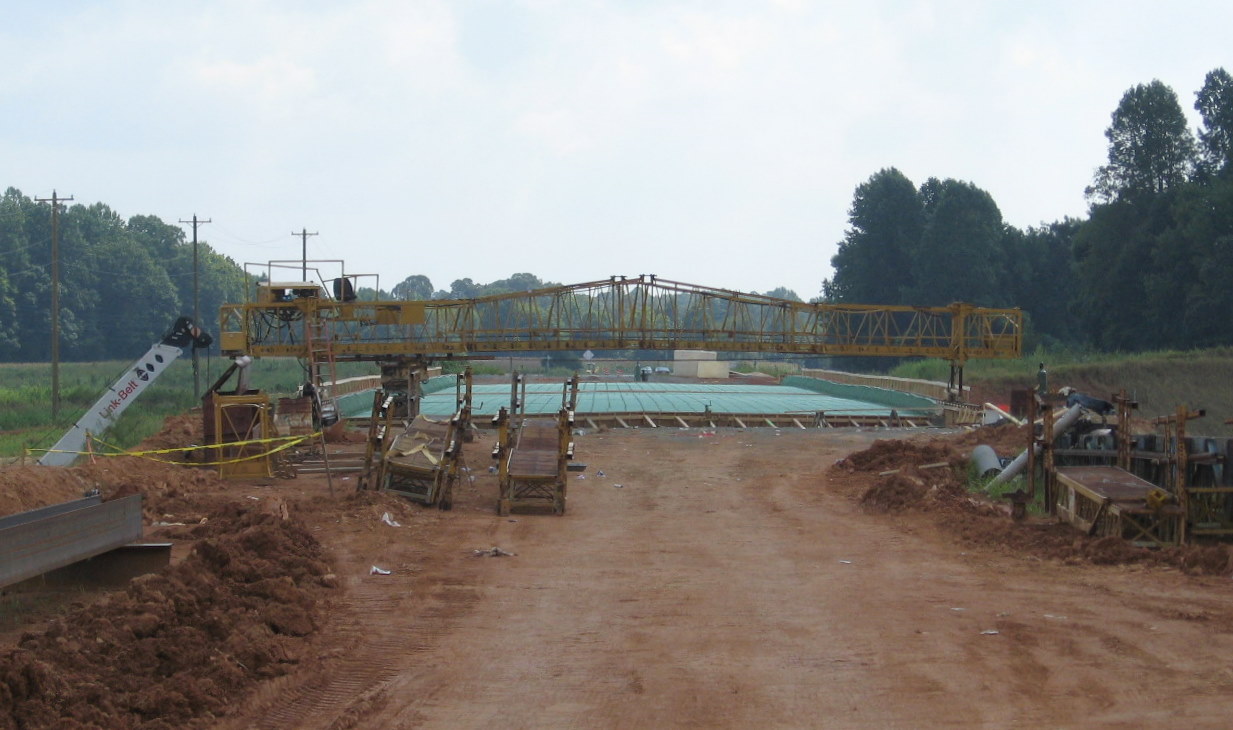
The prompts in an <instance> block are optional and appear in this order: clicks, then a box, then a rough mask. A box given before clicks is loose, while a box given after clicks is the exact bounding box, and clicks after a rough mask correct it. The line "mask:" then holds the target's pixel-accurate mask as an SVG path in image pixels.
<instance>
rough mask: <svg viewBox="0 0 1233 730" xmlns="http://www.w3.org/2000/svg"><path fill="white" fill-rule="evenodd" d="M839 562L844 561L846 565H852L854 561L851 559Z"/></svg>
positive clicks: (842, 561)
mask: <svg viewBox="0 0 1233 730" xmlns="http://www.w3.org/2000/svg"><path fill="white" fill-rule="evenodd" d="M839 562H841V563H843V564H844V565H851V564H852V561H851V560H840V561H839Z"/></svg>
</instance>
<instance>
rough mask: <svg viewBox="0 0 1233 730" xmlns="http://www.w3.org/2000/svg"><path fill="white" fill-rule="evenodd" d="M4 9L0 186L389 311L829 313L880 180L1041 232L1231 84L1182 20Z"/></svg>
mask: <svg viewBox="0 0 1233 730" xmlns="http://www.w3.org/2000/svg"><path fill="white" fill-rule="evenodd" d="M0 10H2V11H3V12H0V18H2V19H3V20H2V21H0V99H3V100H4V113H3V114H0V186H3V187H4V188H8V187H13V188H16V189H18V190H20V191H21V192H22V193H23V194H25V195H27V196H29V197H49V196H50V195H51V193H52V191H53V190H55V191H56V192H57V193H58V194H59V195H62V196H73V198H74V204H87V205H88V204H93V203H103V204H105V205H107V206H109V207H110V208H112V209H113V210H114V211H115V212H116V213H118V214H119V215H120V216H122V217H124V218H129V217H131V216H134V215H155V216H158V217H159V218H161V219H163V220H164V221H165V222H168V223H176V222H177V221H180V220H187V219H191V218H192V217H193V216H194V215H196V216H198V217H199V218H201V219H203V220H204V219H209V220H210V221H211V222H210V223H208V224H206V225H203V226H201V227H200V230H199V236H200V239H201V240H202V241H204V242H206V243H208V244H209V245H210V246H212V247H213V248H214V249H215V250H217V251H218V252H220V253H222V254H225V255H227V256H230V257H231V258H233V259H234V260H235V261H236V263H238V264H241V265H244V264H246V263H253V264H264V263H266V262H267V261H270V260H283V261H298V260H299V259H300V258H301V255H302V253H303V248H306V249H307V256H308V258H309V259H325V260H341V261H344V262H345V264H344V265H345V271H346V272H347V273H350V274H376V275H379V277H380V278H379V279H362V280H361V282H362V283H363V284H364V285H367V286H373V285H378V286H380V287H381V288H382V289H385V290H390V289H392V288H393V286H394V285H396V284H397V283H398V282H400V281H402V280H403V279H404V278H406V277H407V276H410V275H414V274H422V275H425V276H427V277H428V278H429V279H430V280H431V281H432V283H433V285H434V287H435V288H436V289H448V288H449V287H450V284H451V282H453V281H454V280H456V279H463V278H469V279H472V280H473V281H475V282H477V283H488V282H491V281H495V280H498V279H504V278H507V277H509V276H510V275H511V274H514V273H519V272H529V273H532V274H535V275H536V276H539V277H540V278H541V279H543V280H545V281H551V282H558V283H564V284H572V283H581V282H589V281H594V280H598V279H606V278H608V277H609V276H613V275H626V276H636V275H638V274H656V275H658V276H659V277H661V278H666V279H672V280H676V281H683V282H687V283H692V284H699V285H703V286H712V287H720V288H725V289H735V290H740V291H758V292H766V291H769V290H771V289H774V288H777V287H787V288H789V289H792V290H793V291H795V292H796V293H797V294H798V295H800V296H801V297H802V298H803V299H809V298H811V297H814V296H817V295H818V293H819V290H820V287H821V282H822V280H823V279H825V278H828V277H829V276H830V275H831V273H832V270H831V268H830V259H831V257H832V256H833V255H834V253H835V250H836V247H837V245H838V243H839V242H840V241H841V240H842V239H843V237H844V233H845V231H846V229H847V226H848V211H849V208H850V206H851V203H852V197H853V193H854V191H855V189H856V187H857V186H858V185H860V184H861V183H863V182H865V181H866V180H868V179H869V178H870V177H871V176H872V175H874V174H875V173H876V172H878V171H879V170H881V169H884V168H889V167H895V168H898V169H899V170H900V171H902V172H903V173H904V174H905V175H907V176H908V178H909V179H911V180H912V181H913V182H914V183H916V184H917V185H918V186H919V185H921V184H922V183H924V182H925V181H926V180H927V179H928V178H930V177H937V178H943V179H945V178H955V179H959V180H964V181H968V182H971V183H973V184H975V185H976V186H978V187H980V188H982V189H984V190H986V191H988V192H989V193H990V194H991V195H992V196H993V199H994V200H995V201H996V202H997V204H998V206H999V208H1000V209H1001V211H1002V215H1003V217H1004V219H1005V221H1006V223H1008V224H1010V225H1013V226H1016V227H1019V228H1027V227H1030V226H1039V225H1042V224H1047V223H1050V222H1052V221H1055V220H1060V219H1062V218H1064V217H1067V216H1072V217H1082V216H1084V215H1085V214H1086V211H1087V202H1086V201H1085V199H1084V197H1083V190H1084V187H1085V186H1087V185H1088V184H1090V183H1091V181H1092V177H1093V173H1094V171H1095V170H1096V168H1097V167H1099V166H1100V165H1102V164H1104V163H1105V162H1106V161H1107V152H1108V146H1107V140H1106V139H1105V137H1104V131H1105V129H1107V128H1108V126H1109V123H1110V115H1111V113H1112V112H1113V111H1114V109H1115V108H1116V107H1117V104H1118V102H1119V100H1120V99H1121V97H1122V95H1123V94H1124V93H1125V92H1126V91H1127V90H1128V89H1130V88H1132V87H1133V86H1135V85H1137V84H1146V83H1149V82H1151V81H1152V80H1153V79H1159V80H1161V81H1162V82H1164V83H1165V84H1167V85H1168V86H1170V87H1171V88H1172V89H1173V90H1174V91H1175V92H1176V93H1177V95H1178V99H1179V102H1180V104H1181V106H1182V108H1183V110H1184V111H1185V112H1186V113H1187V115H1188V117H1189V118H1190V120H1191V126H1192V128H1197V127H1198V124H1199V120H1198V117H1197V114H1196V113H1195V112H1194V109H1193V106H1194V99H1195V96H1194V95H1195V92H1196V91H1198V90H1199V88H1201V86H1202V85H1203V80H1204V77H1205V75H1206V74H1207V72H1208V71H1211V70H1212V69H1215V68H1219V67H1225V68H1230V67H1231V66H1233V55H1231V51H1230V49H1231V48H1233V45H1230V43H1229V35H1228V29H1229V28H1233V3H1228V2H1194V1H1188V0H1180V1H1177V2H1172V3H1160V2H1141V1H1138V0H1119V1H1117V2H1106V1H1104V0H1084V1H1082V2H1076V1H1075V0H1064V1H1055V0H1042V1H1037V2H1018V3H1010V2H990V1H984V2H975V1H972V2H957V1H956V2H942V1H929V0H919V1H912V0H903V1H895V0H861V1H860V2H857V1H855V0H853V1H852V2H823V1H821V0H818V1H817V2H810V1H809V0H765V1H758V0H745V1H740V2H737V1H731V2H729V1H725V0H659V1H652V0H624V1H617V0H456V1H446V0H440V1H437V0H401V1H399V0H355V1H351V2H348V1H347V0H207V1H202V2H184V1H180V0H161V1H157V2H155V1H144V0H60V1H58V2H53V3H33V2H22V1H20V0H0ZM185 230H186V233H187V232H189V230H190V229H189V228H188V227H185ZM299 231H307V232H309V233H316V234H317V235H315V236H309V237H307V238H306V239H302V238H301V237H299V236H295V235H292V234H293V232H299ZM297 273H298V272H297ZM275 278H282V277H277V276H276V277H275ZM293 278H298V277H293Z"/></svg>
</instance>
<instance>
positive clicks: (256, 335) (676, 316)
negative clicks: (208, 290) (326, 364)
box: [220, 261, 1023, 391]
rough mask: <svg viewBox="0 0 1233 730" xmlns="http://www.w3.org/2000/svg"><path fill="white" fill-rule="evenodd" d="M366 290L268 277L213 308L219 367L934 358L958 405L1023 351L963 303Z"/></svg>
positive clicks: (1008, 329)
mask: <svg viewBox="0 0 1233 730" xmlns="http://www.w3.org/2000/svg"><path fill="white" fill-rule="evenodd" d="M272 263H273V262H272ZM295 263H296V264H297V265H298V264H299V263H300V262H298V261H297V262H295ZM311 263H313V264H314V265H316V264H318V263H335V264H341V262H311ZM297 268H298V266H297ZM364 276H371V275H348V274H345V273H343V274H341V275H340V276H337V277H335V278H332V279H331V280H330V281H329V285H328V286H327V285H325V284H324V280H323V282H322V283H313V282H300V281H292V282H281V283H280V282H276V281H272V280H271V277H270V276H268V275H267V276H265V277H264V280H262V281H258V282H257V283H256V284H255V285H254V287H255V291H254V292H253V295H252V296H251V297H250V301H248V302H246V303H244V304H230V305H224V306H223V308H222V311H221V320H222V321H221V327H220V346H221V349H222V351H223V353H224V354H228V355H251V356H253V357H297V358H302V359H304V360H306V361H307V362H309V363H312V362H313V360H314V357H316V356H317V353H320V352H323V351H327V349H326V348H323V346H322V343H321V342H320V336H321V335H320V333H322V332H329V338H330V342H329V348H328V352H329V356H330V357H331V358H332V359H333V360H334V361H374V362H420V363H422V362H429V361H435V360H442V359H450V358H469V357H486V356H493V355H497V354H510V353H518V352H538V351H572V352H583V351H586V350H626V349H642V350H677V349H682V350H717V351H721V352H750V353H781V354H790V355H813V356H827V355H829V356H851V355H882V356H896V357H934V358H941V359H945V360H949V361H950V362H951V365H952V384H953V381H954V379H955V375H956V374H957V375H958V379H959V382H958V384H959V386H960V391H961V388H962V372H963V365H964V363H966V362H967V361H968V360H970V359H976V358H1017V357H1019V356H1020V352H1021V350H1022V345H1023V313H1022V311H1021V310H1019V309H991V308H987V307H977V306H973V305H970V304H963V303H955V304H951V305H949V306H945V307H911V306H887V305H861V304H823V303H817V304H811V303H803V302H793V301H789V300H785V299H777V298H775V297H769V296H765V295H761V294H745V293H742V292H737V291H730V290H725V289H715V288H710V287H704V286H698V285H695V284H686V283H683V282H679V281H671V280H668V279H661V278H658V277H656V276H653V275H640V276H637V277H624V276H620V277H611V278H608V279H604V280H600V281H592V282H588V283H585V284H573V285H569V286H555V287H549V288H544V289H537V290H532V291H526V292H516V293H511V294H497V295H490V296H483V297H476V298H473V299H433V300H427V301H395V300H390V301H364V300H361V299H358V298H357V297H356V295H355V292H357V291H360V281H361V279H362V278H363V277H364ZM372 289H373V290H375V291H379V289H378V288H377V287H375V286H374V287H372Z"/></svg>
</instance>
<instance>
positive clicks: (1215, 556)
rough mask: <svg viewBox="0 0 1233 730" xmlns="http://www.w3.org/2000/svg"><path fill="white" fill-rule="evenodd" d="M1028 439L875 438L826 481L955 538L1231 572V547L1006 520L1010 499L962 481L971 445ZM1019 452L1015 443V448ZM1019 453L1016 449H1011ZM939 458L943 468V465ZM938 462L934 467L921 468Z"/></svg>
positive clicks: (998, 431)
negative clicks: (997, 498)
mask: <svg viewBox="0 0 1233 730" xmlns="http://www.w3.org/2000/svg"><path fill="white" fill-rule="evenodd" d="M1017 440H1024V441H1025V440H1026V433H1025V431H1024V429H1023V428H1020V427H1016V426H998V427H992V428H985V429H977V430H975V431H971V432H967V433H963V434H959V435H956V436H953V437H951V438H950V439H945V438H943V439H937V438H935V439H931V440H929V441H911V440H908V441H877V442H875V443H874V444H873V445H872V446H870V447H869V448H867V449H865V450H863V451H858V452H855V453H853V454H850V455H848V456H847V457H845V458H844V459H841V460H839V461H838V462H836V463H835V464H834V465H833V466H832V467H831V469H830V475H829V479H828V484H829V485H830V488H831V489H832V490H834V491H839V492H842V493H844V494H847V495H848V496H850V497H852V498H854V499H857V500H859V502H860V504H861V506H862V508H864V509H865V510H867V511H870V512H875V513H906V512H917V513H922V514H924V515H928V516H929V517H931V518H932V519H933V520H934V521H935V522H936V523H937V524H938V526H939V527H940V528H941V529H942V531H944V532H945V533H947V534H949V535H951V536H952V538H953V539H955V540H956V541H958V542H961V543H964V544H970V545H978V546H981V547H986V548H993V549H997V550H1003V551H1008V552H1013V553H1016V554H1020V555H1031V556H1034V557H1037V558H1043V559H1053V560H1060V561H1063V562H1067V563H1074V562H1086V563H1091V564H1095V565H1125V564H1133V563H1143V564H1155V565H1168V566H1173V567H1177V568H1180V569H1182V570H1183V571H1185V572H1188V573H1194V574H1212V575H1224V574H1229V573H1230V572H1233V546H1225V545H1218V546H1203V545H1186V546H1178V547H1170V548H1165V549H1163V550H1151V549H1147V548H1143V547H1138V546H1136V545H1134V544H1132V543H1130V542H1128V541H1126V540H1122V539H1120V538H1118V537H1089V536H1087V535H1085V534H1083V533H1080V532H1078V531H1076V530H1075V529H1074V528H1073V527H1071V526H1069V525H1064V524H1060V523H1058V522H1057V521H1056V520H1054V519H1053V518H1051V517H1041V518H1037V519H1034V520H1027V521H1025V522H1015V521H1012V520H1011V519H1010V516H1009V508H1008V504H1002V503H995V502H992V501H990V500H989V499H987V498H986V497H985V496H984V495H981V494H976V493H972V492H969V491H968V490H967V487H966V483H965V482H966V479H965V476H964V475H965V474H966V462H967V459H968V455H969V454H970V453H971V450H972V447H973V446H975V445H976V444H982V443H983V444H989V445H991V446H994V450H995V451H998V452H999V454H1000V455H1003V454H1005V453H1006V452H1007V451H1010V450H1008V449H1006V446H1007V445H1010V444H1013V443H1015V442H1016V441H1017ZM1020 450H1021V449H1020ZM1015 453H1017V452H1015ZM942 464H945V466H941V465H942ZM926 465H937V467H936V468H928V469H925V468H921V467H924V466H926Z"/></svg>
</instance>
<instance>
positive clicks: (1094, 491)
mask: <svg viewBox="0 0 1233 730" xmlns="http://www.w3.org/2000/svg"><path fill="white" fill-rule="evenodd" d="M1055 475H1056V478H1057V503H1056V505H1057V513H1058V516H1059V517H1060V518H1061V519H1063V520H1065V521H1066V522H1069V523H1070V524H1072V525H1074V526H1076V527H1078V528H1079V529H1081V530H1086V531H1087V533H1088V534H1089V535H1094V536H1098V537H1120V538H1123V539H1126V540H1129V541H1131V542H1133V543H1134V544H1136V545H1141V546H1145V547H1162V546H1165V545H1175V544H1177V543H1178V541H1179V539H1180V537H1181V521H1182V517H1183V515H1184V511H1183V510H1182V508H1181V507H1179V506H1177V505H1176V504H1160V505H1158V506H1153V505H1152V504H1151V503H1150V501H1149V495H1151V494H1153V493H1161V492H1162V490H1161V489H1160V488H1159V487H1157V486H1156V485H1154V484H1152V483H1151V482H1149V481H1147V480H1146V479H1141V478H1140V477H1137V476H1135V475H1134V474H1131V473H1130V472H1128V471H1126V470H1124V469H1120V468H1118V467H1115V466H1070V467H1059V468H1057V469H1056V471H1055Z"/></svg>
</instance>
